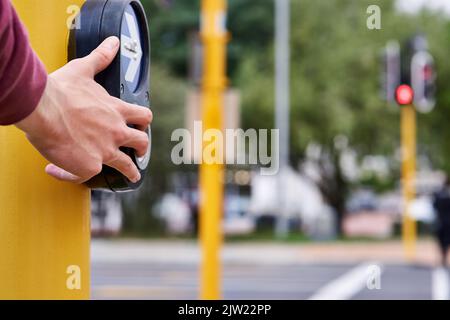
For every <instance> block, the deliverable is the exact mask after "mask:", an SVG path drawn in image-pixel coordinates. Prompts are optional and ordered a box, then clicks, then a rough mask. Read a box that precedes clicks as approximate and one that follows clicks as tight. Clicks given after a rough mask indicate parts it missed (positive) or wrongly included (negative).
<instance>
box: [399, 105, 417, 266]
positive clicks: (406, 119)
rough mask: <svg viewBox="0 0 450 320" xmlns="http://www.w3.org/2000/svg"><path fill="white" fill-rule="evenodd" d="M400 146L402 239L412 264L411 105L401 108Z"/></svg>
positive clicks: (413, 137) (413, 164)
mask: <svg viewBox="0 0 450 320" xmlns="http://www.w3.org/2000/svg"><path fill="white" fill-rule="evenodd" d="M400 121H401V144H402V147H401V149H402V193H403V206H404V207H403V223H402V238H403V247H404V251H405V257H406V259H407V261H409V262H412V261H414V259H415V256H416V233H417V230H416V229H417V227H416V222H415V220H414V218H413V217H412V216H411V202H412V201H413V200H414V198H415V195H416V187H415V182H416V110H415V108H414V106H412V105H406V106H401V120H400Z"/></svg>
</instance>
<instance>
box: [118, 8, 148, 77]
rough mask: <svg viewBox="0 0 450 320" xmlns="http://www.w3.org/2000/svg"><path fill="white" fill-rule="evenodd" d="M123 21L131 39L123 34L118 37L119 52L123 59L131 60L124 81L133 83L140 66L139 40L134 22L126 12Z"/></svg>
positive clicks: (140, 51) (140, 49)
mask: <svg viewBox="0 0 450 320" xmlns="http://www.w3.org/2000/svg"><path fill="white" fill-rule="evenodd" d="M125 19H126V21H127V26H128V30H130V36H131V38H130V37H127V36H126V35H123V34H122V35H121V36H120V42H121V44H122V50H121V52H122V55H123V56H124V57H127V58H129V59H130V60H131V61H130V64H129V65H128V69H127V72H126V74H125V80H126V81H128V82H133V81H134V78H135V77H136V75H137V72H138V70H139V66H140V64H141V60H142V55H143V52H142V48H141V43H140V40H139V33H138V30H137V25H136V20H135V19H134V18H133V16H132V15H131V14H129V13H127V12H125Z"/></svg>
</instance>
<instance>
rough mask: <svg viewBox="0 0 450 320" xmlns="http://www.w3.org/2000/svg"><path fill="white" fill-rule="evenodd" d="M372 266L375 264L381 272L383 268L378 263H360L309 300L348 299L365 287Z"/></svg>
mask: <svg viewBox="0 0 450 320" xmlns="http://www.w3.org/2000/svg"><path fill="white" fill-rule="evenodd" d="M373 266H377V267H378V268H379V270H380V272H382V270H383V268H382V266H381V265H380V264H378V263H374V262H370V263H369V262H366V263H362V264H360V265H358V266H356V267H355V268H353V269H351V270H350V271H348V272H346V273H344V274H343V275H342V276H340V277H338V278H337V279H335V280H333V281H331V282H329V283H328V284H327V285H325V286H324V287H322V288H320V289H319V290H318V291H317V292H316V293H315V294H314V295H312V296H311V297H310V298H309V300H348V299H350V298H352V297H353V296H354V295H356V294H357V293H358V292H359V291H361V290H362V289H364V288H366V286H367V283H368V281H369V280H370V276H371V275H370V272H371V271H370V270H371V269H373V268H372V267H373ZM380 276H381V274H380Z"/></svg>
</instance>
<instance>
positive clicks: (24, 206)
mask: <svg viewBox="0 0 450 320" xmlns="http://www.w3.org/2000/svg"><path fill="white" fill-rule="evenodd" d="M83 2H84V1H83V0H14V1H13V4H14V6H15V8H16V10H17V11H18V14H19V16H20V17H21V19H22V21H23V22H24V23H25V25H26V27H27V29H28V31H29V35H30V40H31V43H32V46H33V47H34V49H35V50H36V52H37V53H38V55H39V56H40V57H41V59H42V60H43V62H44V63H45V65H46V67H47V71H49V72H51V71H54V70H55V69H57V68H59V67H61V66H63V65H64V64H65V63H66V62H67V36H68V31H69V30H68V27H67V21H68V18H70V17H71V15H73V13H74V12H75V11H76V7H74V5H77V6H81V5H82V3H83ZM74 10H75V11H74ZM24 94H27V93H26V92H24ZM45 165H46V161H45V160H44V159H43V158H42V157H41V156H40V155H39V154H38V153H37V152H36V151H35V150H34V149H33V147H32V146H31V145H30V144H29V142H28V141H27V140H26V138H25V135H24V134H23V133H22V132H20V131H19V130H18V129H16V128H14V127H12V126H11V127H3V128H0V177H1V179H0V298H1V299H88V298H89V292H90V287H89V286H90V270H89V268H90V266H89V242H90V227H89V223H90V222H89V221H90V192H89V190H88V189H87V188H85V187H82V186H75V185H71V184H68V183H61V182H57V181H56V180H54V179H52V178H50V177H48V176H47V175H46V174H45V173H44V168H45Z"/></svg>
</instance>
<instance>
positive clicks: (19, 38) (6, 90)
mask: <svg viewBox="0 0 450 320" xmlns="http://www.w3.org/2000/svg"><path fill="white" fill-rule="evenodd" d="M46 82H47V73H46V71H45V68H44V66H43V65H42V63H41V62H40V60H39V58H38V57H37V56H36V54H35V53H34V52H33V50H32V49H31V47H30V45H29V42H28V36H27V34H26V31H25V28H24V27H23V25H22V24H21V22H20V20H19V18H18V17H17V14H16V12H15V11H14V9H13V8H12V6H11V4H10V2H9V0H0V125H10V124H14V123H17V122H19V121H20V120H22V119H24V118H26V117H27V116H28V115H30V114H31V113H32V112H33V111H34V109H35V108H36V106H37V105H38V103H39V101H40V99H41V97H42V94H43V92H44V89H45V86H46Z"/></svg>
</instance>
